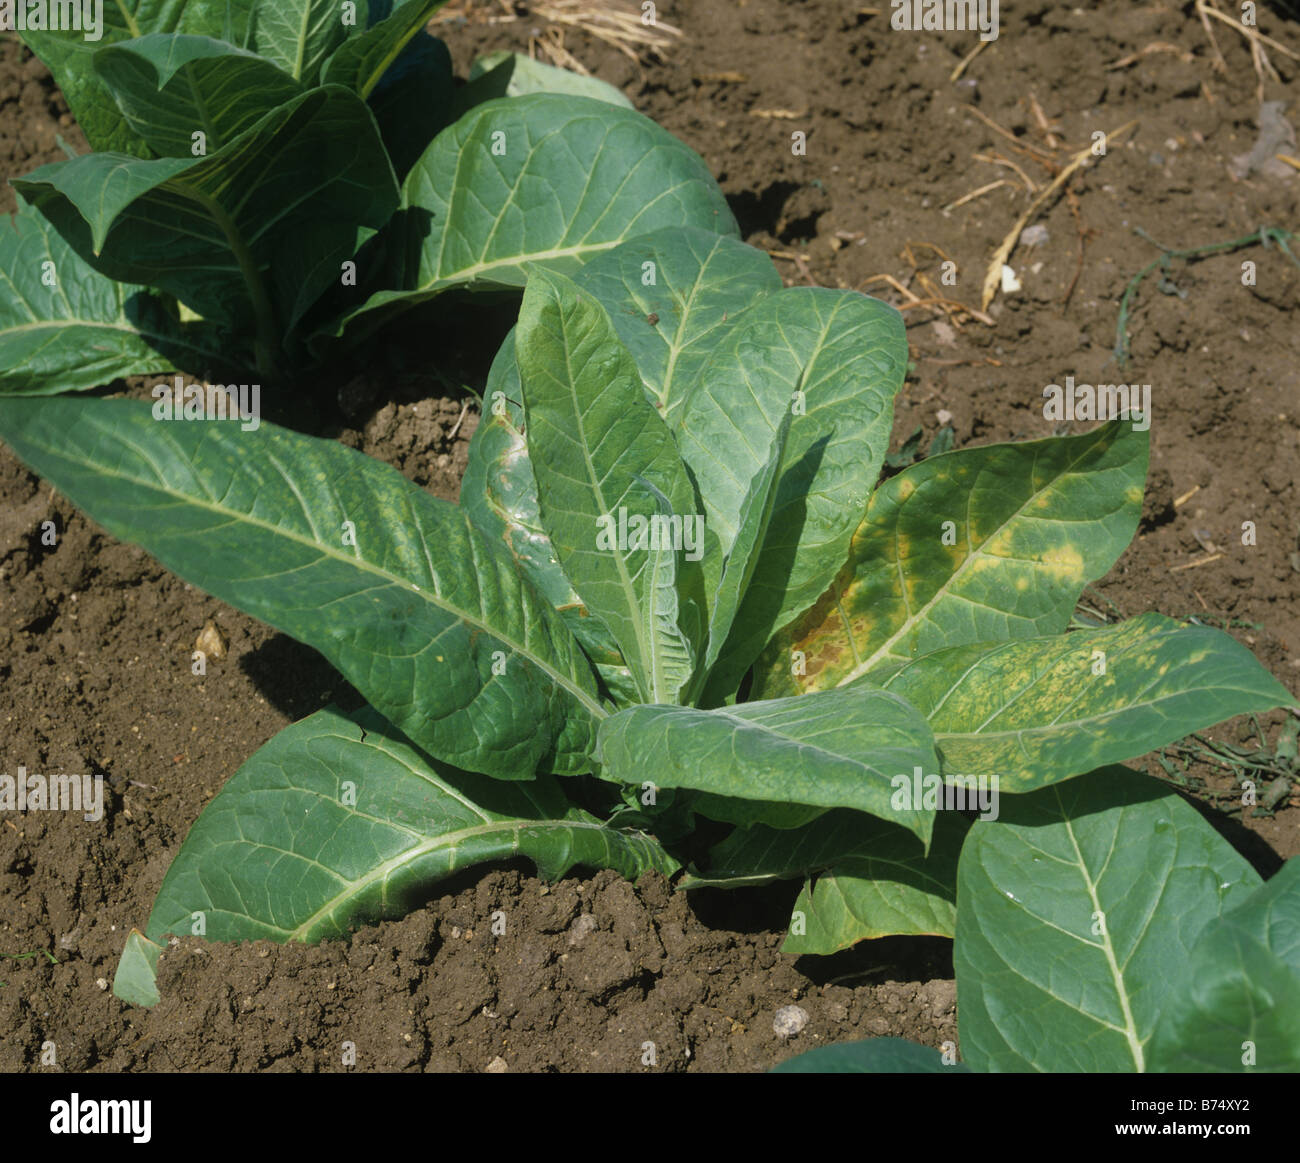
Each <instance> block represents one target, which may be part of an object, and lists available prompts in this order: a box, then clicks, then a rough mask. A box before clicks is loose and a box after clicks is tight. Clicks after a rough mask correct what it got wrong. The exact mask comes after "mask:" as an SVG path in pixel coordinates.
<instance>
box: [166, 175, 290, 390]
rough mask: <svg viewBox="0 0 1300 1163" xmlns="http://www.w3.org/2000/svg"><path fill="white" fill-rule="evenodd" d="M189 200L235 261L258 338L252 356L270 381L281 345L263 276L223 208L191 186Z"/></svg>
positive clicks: (258, 367) (232, 220) (273, 309)
mask: <svg viewBox="0 0 1300 1163" xmlns="http://www.w3.org/2000/svg"><path fill="white" fill-rule="evenodd" d="M185 192H186V193H187V194H188V195H189V196H190V197H191V198H193V199H194V200H195V201H196V202H198V203H199V204H200V205H201V206H202V207H203V209H204V210H206V211H207V212H208V214H209V215H211V217H212V220H213V221H214V222H215V223H216V224H217V225H218V226H219V227H221V232H222V233H223V234H224V235H225V236H226V244H227V245H228V246H229V247H230V250H231V253H232V254H233V255H234V256H235V261H236V262H237V263H238V264H239V273H240V274H241V275H243V278H244V285H245V286H246V287H247V288H248V295H249V298H250V299H251V300H252V302H253V315H254V317H255V319H256V320H257V335H256V337H255V338H254V340H253V356H254V359H255V360H256V362H257V370H258V372H259V373H260V374H261V375H262V376H263V377H264V378H267V379H269V378H270V377H271V376H273V375H274V374H275V352H276V349H277V348H278V347H279V345H280V328H279V325H278V323H277V321H276V317H275V307H274V306H273V305H272V303H271V296H270V295H269V294H267V290H266V283H265V282H264V281H263V279H262V273H261V271H259V270H258V268H257V260H256V259H254V258H253V252H252V251H251V250H249V249H248V243H246V242H245V241H244V237H243V235H242V234H240V233H239V228H238V227H237V226H236V225H235V221H234V219H233V218H231V217H230V215H229V214H227V213H226V211H225V208H224V207H223V206H221V204H220V203H218V202H217V201H216V200H215V199H213V198H210V197H208V195H206V194H204V193H201V192H200V191H198V190H196V189H194V188H193V187H192V186H190V187H186V191H185Z"/></svg>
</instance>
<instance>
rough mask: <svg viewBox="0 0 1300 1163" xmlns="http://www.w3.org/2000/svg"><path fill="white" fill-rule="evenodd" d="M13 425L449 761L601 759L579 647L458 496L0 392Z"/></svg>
mask: <svg viewBox="0 0 1300 1163" xmlns="http://www.w3.org/2000/svg"><path fill="white" fill-rule="evenodd" d="M0 436H3V437H4V439H5V440H6V442H7V443H8V444H9V446H10V447H11V448H12V449H13V450H14V452H15V453H16V454H17V455H18V456H19V457H20V458H22V459H23V460H24V461H25V462H26V463H27V464H28V465H29V466H30V467H32V468H33V469H35V470H36V471H37V472H39V473H40V474H41V475H42V476H44V477H45V478H46V479H47V480H48V481H50V483H52V484H54V485H55V486H56V487H57V488H58V489H59V490H60V491H61V492H62V493H64V494H65V495H66V496H67V497H68V498H69V499H70V500H71V501H72V502H73V503H74V504H76V505H77V506H79V507H80V508H81V509H83V510H84V511H85V512H86V513H87V514H88V515H89V516H90V517H91V518H93V519H94V520H96V521H98V522H99V523H100V524H102V525H103V526H104V527H105V528H106V529H108V530H109V532H111V533H112V534H113V535H114V536H116V537H119V538H122V539H123V540H130V541H135V542H137V543H139V544H140V545H142V546H144V548H145V549H147V550H148V551H149V552H150V553H152V554H153V555H154V556H155V557H156V558H158V560H159V561H161V562H162V563H163V564H164V565H165V566H167V567H168V568H169V569H173V570H175V571H176V572H177V573H179V574H181V575H182V576H183V577H185V578H187V579H188V580H190V581H192V582H193V583H194V584H196V585H198V586H201V587H202V588H203V589H205V590H206V591H207V592H208V593H210V594H212V595H213V596H214V597H217V598H220V599H222V600H224V601H228V602H230V603H232V604H233V605H236V606H238V607H239V608H240V609H242V610H245V611H247V612H248V613H250V614H252V615H253V616H254V617H257V618H260V619H262V620H263V621H264V622H267V623H269V624H270V625H272V626H275V627H276V628H278V629H280V630H283V631H284V632H285V633H287V634H291V635H292V636H294V637H295V638H298V639H299V640H300V641H303V642H306V643H307V644H309V645H311V646H314V647H315V648H316V649H318V650H319V651H320V652H321V653H322V654H324V655H325V657H326V658H327V659H329V660H330V662H332V663H333V664H334V665H335V666H337V667H338V668H339V670H340V671H342V673H343V675H344V677H346V678H347V679H348V680H349V681H350V682H351V683H352V684H353V685H354V686H355V687H356V688H357V689H358V690H359V691H360V692H361V693H362V694H363V695H365V696H366V698H367V699H369V700H370V702H371V703H372V704H374V706H375V707H376V708H377V709H379V710H380V711H381V712H382V713H383V714H384V715H386V716H387V717H388V718H389V719H390V720H391V721H392V722H393V723H395V724H396V725H397V726H398V727H399V728H400V729H401V730H403V731H404V732H405V733H406V734H407V735H408V736H410V738H411V739H413V740H414V741H415V742H416V743H418V744H419V745H420V746H421V747H423V748H424V749H425V750H426V751H428V752H429V753H430V754H431V755H433V756H435V757H436V758H438V759H440V760H442V761H444V762H448V763H454V764H456V765H457V766H458V767H464V768H467V769H469V770H473V771H481V772H486V773H488V774H491V775H495V776H498V777H501V778H504V779H528V778H531V776H532V774H533V772H534V771H535V770H536V769H537V767H538V765H539V764H541V765H544V766H546V767H547V768H549V769H550V770H554V771H558V772H561V773H569V772H577V771H582V770H586V769H587V768H588V766H589V761H588V760H587V758H586V754H587V751H588V749H589V746H590V741H591V737H592V735H593V733H594V724H595V721H596V720H597V719H599V718H602V717H603V716H604V711H603V710H602V708H601V707H600V704H599V702H598V700H597V697H596V687H595V681H594V679H593V677H592V675H591V671H590V668H589V666H588V664H587V662H586V660H585V658H584V657H583V655H582V652H581V650H580V649H579V647H578V644H577V643H576V642H575V641H574V640H573V638H572V636H571V635H570V634H569V632H568V631H567V630H566V629H565V628H564V625H563V623H561V621H560V620H559V618H558V616H557V615H556V614H555V613H554V611H553V610H552V609H551V608H550V606H549V605H548V604H547V603H546V602H545V600H544V599H542V598H541V597H540V596H538V595H537V594H536V592H535V591H534V590H533V589H532V587H531V586H530V585H529V584H528V583H527V582H525V581H524V580H523V579H522V578H521V577H520V576H519V575H518V573H517V572H516V570H515V568H514V564H513V562H512V561H511V560H510V558H509V557H508V556H507V555H506V554H505V553H504V552H503V551H502V550H501V549H499V548H498V547H496V546H494V545H492V544H491V543H490V542H489V541H488V540H487V539H485V538H484V537H483V536H482V535H481V534H480V533H478V531H477V530H476V529H474V528H473V526H472V525H471V524H470V523H469V521H468V520H467V519H466V517H465V515H464V513H463V512H462V511H461V509H460V508H459V506H457V505H452V504H448V503H447V502H446V501H439V500H437V499H435V498H434V497H431V496H430V495H429V494H428V493H426V492H424V490H422V489H420V488H417V487H416V486H415V485H413V484H411V483H410V482H409V481H407V480H406V479H405V478H403V477H402V476H401V475H400V474H399V473H397V472H396V471H394V470H393V469H391V468H389V467H388V466H387V465H384V464H381V463H380V462H379V461H376V460H372V459H371V458H369V457H366V456H363V455H361V454H360V453H357V452H354V451H353V450H351V449H349V448H345V447H343V446H342V445H340V444H338V443H336V442H334V441H328V440H316V439H313V438H311V437H306V436H300V435H298V434H296V433H293V432H289V431H287V430H285V429H282V428H277V427H275V426H273V425H270V424H262V425H261V426H260V427H258V428H256V429H255V430H253V431H242V430H241V427H240V425H239V423H238V422H236V421H219V422H209V423H197V422H196V423H187V422H179V423H178V422H176V421H169V422H162V421H158V420H155V419H154V418H153V415H152V411H151V409H150V407H149V406H148V405H147V404H143V403H137V402H135V401H130V400H91V401H87V400H82V399H77V398H72V397H68V398H61V399H48V400H23V399H7V400H6V399H0Z"/></svg>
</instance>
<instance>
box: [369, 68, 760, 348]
mask: <svg viewBox="0 0 1300 1163" xmlns="http://www.w3.org/2000/svg"><path fill="white" fill-rule="evenodd" d="M402 207H403V213H402V214H401V215H400V218H399V220H398V221H396V222H395V224H394V230H393V234H394V237H393V238H391V239H389V240H388V241H389V245H390V247H391V249H392V253H394V255H395V256H396V262H395V265H394V269H393V271H392V272H391V278H392V280H393V282H392V283H390V286H391V287H392V289H389V290H381V291H378V292H376V293H375V294H373V295H372V296H371V298H370V299H369V300H368V301H367V302H366V303H365V304H364V306H362V307H361V308H359V309H358V311H357V312H355V313H354V317H356V316H360V315H372V318H370V319H368V320H367V322H366V326H371V327H373V326H377V325H378V323H379V322H381V321H382V320H383V319H384V318H386V317H387V315H388V314H389V313H391V311H393V310H398V309H401V308H403V307H408V306H412V305H414V304H415V303H418V302H421V301H423V300H425V299H429V298H432V297H433V296H434V295H437V294H439V293H440V292H442V291H444V290H446V289H447V288H449V287H456V286H468V287H471V288H492V287H521V286H523V284H524V281H525V267H526V266H527V265H528V264H530V263H545V264H546V265H548V266H551V267H553V268H555V269H557V270H562V271H572V270H576V269H577V268H578V267H579V266H581V264H582V263H583V262H585V261H586V260H587V259H590V258H591V257H593V256H594V255H596V254H598V253H600V252H601V251H603V250H608V249H610V248H611V247H613V246H616V245H617V244H618V243H620V242H622V241H623V240H624V239H628V238H632V237H635V236H636V235H638V234H645V233H647V232H648V231H651V230H656V229H658V228H660V227H665V226H699V227H703V228H705V229H707V230H713V231H717V232H718V233H723V234H731V235H736V234H738V233H739V230H738V228H737V226H736V222H735V219H734V218H733V217H732V216H731V211H730V210H729V209H728V208H727V203H726V199H725V198H724V197H723V196H722V191H721V190H719V189H718V186H717V183H716V182H714V180H713V178H712V176H711V175H710V174H709V171H708V167H707V166H706V165H705V164H704V161H703V160H702V159H701V158H700V157H699V156H698V155H697V154H696V153H694V152H693V151H692V150H691V149H689V148H688V147H687V146H685V145H683V144H682V143H681V142H680V141H678V140H677V139H676V138H674V137H673V136H672V135H671V134H669V133H668V132H667V131H665V130H663V129H661V128H660V127H659V126H657V125H656V124H655V123H654V122H653V121H650V120H649V119H648V118H646V117H642V116H641V115H640V114H639V113H635V112H633V111H631V110H629V109H619V108H616V107H614V106H612V105H609V104H607V103H606V102H603V101H596V100H592V99H590V98H586V97H571V96H565V95H561V94H556V93H533V94H529V95H527V96H524V97H509V98H501V99H499V100H494V101H488V102H486V103H484V104H483V105H479V106H477V107H476V108H474V109H471V110H470V111H469V112H468V113H467V114H465V116H463V117H462V118H460V120H459V121H457V122H456V123H455V124H454V125H451V126H449V127H448V128H447V129H445V130H444V131H443V132H442V133H440V134H439V135H438V136H437V137H436V138H435V139H434V141H433V142H432V143H431V144H430V146H429V148H428V149H427V150H426V151H425V152H424V155H423V156H422V157H421V158H420V159H419V161H418V162H417V163H416V164H415V166H414V167H413V168H412V169H411V172H410V173H409V174H408V175H407V177H406V180H405V181H404V182H403V184H402Z"/></svg>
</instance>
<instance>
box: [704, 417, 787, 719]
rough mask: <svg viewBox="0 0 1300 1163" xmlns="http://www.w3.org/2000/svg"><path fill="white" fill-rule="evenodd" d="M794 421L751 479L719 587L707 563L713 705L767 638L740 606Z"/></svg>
mask: <svg viewBox="0 0 1300 1163" xmlns="http://www.w3.org/2000/svg"><path fill="white" fill-rule="evenodd" d="M793 420H794V415H793V414H792V413H790V412H787V413H786V414H785V417H784V419H782V421H781V424H780V426H779V427H778V428H777V430H776V435H775V436H774V437H773V438H772V447H771V449H770V450H769V451H768V456H767V463H766V464H765V465H763V467H762V468H760V469H759V470H758V472H757V473H755V474H754V479H753V480H752V481H750V482H749V489H748V491H747V492H746V494H745V500H744V501H743V503H742V504H741V506H740V523H739V525H738V527H737V529H736V536H735V539H734V540H733V541H732V543H731V548H730V550H729V551H728V552H727V556H726V560H725V561H723V563H722V568H721V572H720V575H719V576H718V577H717V582H716V586H715V585H714V584H713V575H714V574H715V573H716V572H717V571H716V570H714V569H709V568H707V566H706V569H705V577H706V584H707V585H708V586H709V588H710V589H711V590H712V592H713V594H712V601H711V602H710V603H709V635H708V638H709V646H708V651H707V653H706V654H705V658H704V667H703V668H702V669H701V671H700V675H699V679H698V682H699V684H700V685H699V688H698V689H701V690H704V691H705V698H704V702H705V704H706V705H709V706H712V705H716V704H718V703H722V702H725V701H726V700H727V698H729V697H730V696H731V695H733V694H734V693H735V691H736V688H737V686H738V685H739V684H740V680H741V679H742V678H743V677H744V673H745V671H746V670H747V669H748V668H749V665H750V663H751V662H753V660H754V658H755V657H756V656H757V655H758V653H759V651H760V650H762V648H763V643H764V641H765V638H766V632H765V629H764V627H762V626H755V625H753V624H752V623H749V622H747V621H746V620H745V619H744V618H742V617H741V609H742V607H743V605H744V602H745V597H746V595H747V594H748V593H749V586H750V583H751V582H752V581H753V579H754V573H755V571H756V570H757V569H758V565H759V561H760V560H761V556H762V551H763V547H764V545H765V544H766V542H767V538H768V534H769V532H770V531H771V527H772V514H773V513H774V512H775V510H776V502H777V497H778V494H779V491H780V490H779V487H778V486H779V484H780V472H781V462H782V460H783V459H784V458H785V450H786V446H787V444H788V443H789V440H790V427H791V424H792V422H793ZM719 556H720V555H719ZM705 684H707V686H706V685H705ZM692 701H694V700H692Z"/></svg>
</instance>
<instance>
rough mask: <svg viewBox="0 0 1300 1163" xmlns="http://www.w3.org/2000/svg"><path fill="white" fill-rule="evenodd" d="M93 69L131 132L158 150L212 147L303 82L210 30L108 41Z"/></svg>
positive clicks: (190, 153) (172, 153)
mask: <svg viewBox="0 0 1300 1163" xmlns="http://www.w3.org/2000/svg"><path fill="white" fill-rule="evenodd" d="M94 66H95V71H96V72H97V73H98V74H99V76H100V77H101V78H102V79H103V81H104V83H105V85H107V86H108V88H109V91H110V92H111V93H112V94H113V97H114V99H115V100H116V101H117V104H118V107H119V108H120V109H121V110H122V115H123V116H124V117H125V118H126V122H127V124H128V125H129V126H130V127H131V131H132V133H133V134H134V135H135V136H136V138H138V139H139V140H141V141H143V142H145V143H146V144H147V145H148V146H149V148H150V149H152V150H153V152H154V153H155V154H157V155H158V156H160V157H183V158H192V157H194V156H196V155H195V153H194V141H193V137H192V135H193V134H194V133H195V132H196V131H200V132H202V133H203V134H204V138H205V141H204V153H206V154H212V153H216V152H217V151H218V150H219V149H221V148H222V147H223V146H225V145H228V144H229V143H230V142H231V141H233V140H234V139H235V138H236V137H238V136H239V135H240V134H241V133H243V132H244V131H245V130H247V129H250V128H252V126H253V125H254V124H256V123H257V122H258V121H259V120H261V118H262V117H264V116H265V115H266V114H267V113H268V112H270V111H271V110H272V109H274V108H275V107H276V106H277V105H281V104H284V103H285V102H286V101H289V100H291V99H292V98H294V97H296V96H298V94H299V93H300V92H301V90H302V87H301V86H300V85H299V84H298V82H297V81H295V80H294V79H293V78H292V77H290V76H289V75H288V74H287V73H284V72H282V71H281V70H280V69H278V68H277V67H276V66H275V65H273V64H272V63H271V62H270V61H268V60H266V59H264V58H263V57H260V56H258V55H257V54H256V53H251V52H248V51H247V50H245V49H239V48H236V47H235V46H234V45H230V44H226V43H225V42H224V41H220V40H214V39H213V38H212V37H208V36H177V35H168V34H166V33H151V34H150V35H148V36H142V37H140V38H139V39H137V40H127V41H121V42H119V43H117V44H112V45H107V46H105V47H104V48H103V49H102V50H101V51H100V52H98V53H96V54H95V58H94Z"/></svg>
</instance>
